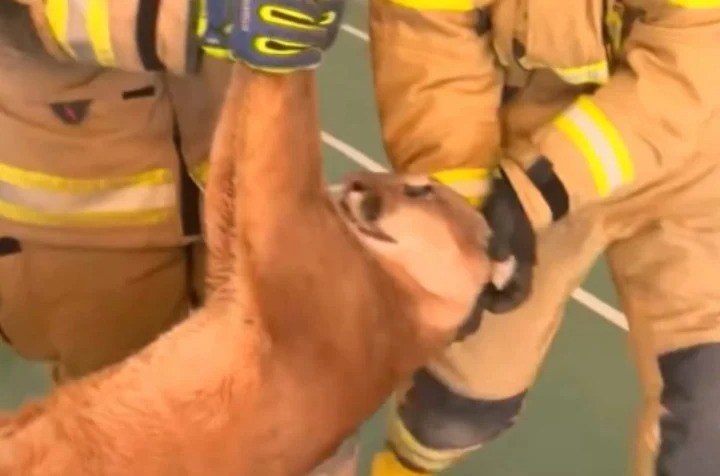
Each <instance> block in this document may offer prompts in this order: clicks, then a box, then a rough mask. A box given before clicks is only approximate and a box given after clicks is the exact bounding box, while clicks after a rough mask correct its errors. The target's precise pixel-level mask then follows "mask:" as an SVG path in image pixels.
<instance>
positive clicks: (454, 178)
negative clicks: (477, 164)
mask: <svg viewBox="0 0 720 476" xmlns="http://www.w3.org/2000/svg"><path fill="white" fill-rule="evenodd" d="M431 175H432V177H434V178H435V179H436V180H438V181H439V182H441V183H443V184H445V185H447V186H448V187H450V188H452V189H453V190H455V192H457V193H459V194H460V195H462V196H463V197H465V199H466V200H467V201H468V203H470V205H472V206H473V207H479V206H480V204H481V203H482V198H483V197H484V196H485V195H486V194H487V193H488V191H489V182H490V171H489V170H488V169H485V168H457V169H447V170H441V171H439V172H435V173H433V174H431Z"/></svg>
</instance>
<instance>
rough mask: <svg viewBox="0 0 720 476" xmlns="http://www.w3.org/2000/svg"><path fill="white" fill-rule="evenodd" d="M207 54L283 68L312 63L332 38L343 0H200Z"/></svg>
mask: <svg viewBox="0 0 720 476" xmlns="http://www.w3.org/2000/svg"><path fill="white" fill-rule="evenodd" d="M201 3H202V7H201V12H200V15H201V19H200V22H199V26H198V30H199V31H198V34H199V36H200V38H201V40H202V44H203V46H202V48H203V50H204V51H205V53H206V54H208V55H211V56H215V57H220V58H227V59H232V60H235V61H242V62H243V63H246V64H247V65H248V66H250V67H251V68H254V69H259V70H263V71H269V72H274V73H285V72H291V71H296V70H301V69H312V68H315V67H317V66H318V65H319V64H320V62H321V60H322V55H323V52H324V51H325V50H327V49H328V48H329V47H330V46H332V44H333V43H334V42H335V38H336V37H337V34H338V30H339V28H340V23H341V21H342V16H343V12H344V7H345V0H203V1H202V2H201Z"/></svg>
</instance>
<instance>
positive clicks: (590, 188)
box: [370, 0, 720, 223]
mask: <svg viewBox="0 0 720 476" xmlns="http://www.w3.org/2000/svg"><path fill="white" fill-rule="evenodd" d="M370 1H371V19H370V33H371V45H372V61H373V66H374V81H375V87H376V94H377V101H378V105H379V110H380V118H381V122H382V129H383V134H384V140H385V144H386V148H387V152H388V155H389V157H390V159H391V161H392V162H393V163H394V165H395V167H396V168H397V169H399V170H401V171H418V172H428V171H429V172H434V171H438V172H440V174H439V175H440V177H439V178H442V176H443V175H445V178H446V179H447V180H448V181H450V182H453V181H454V182H459V183H460V184H459V187H458V188H459V189H461V190H464V191H465V192H466V195H468V196H471V195H472V194H473V193H475V192H477V190H479V189H480V188H482V186H483V183H484V182H483V180H482V179H483V178H484V177H486V176H487V170H486V169H488V168H492V167H493V166H494V165H496V164H497V163H498V158H499V153H498V147H499V146H500V144H501V142H502V145H503V146H505V141H506V137H507V133H508V131H509V130H512V128H513V127H516V126H517V125H518V123H521V122H523V121H525V120H529V121H530V122H532V120H531V119H532V118H531V116H532V115H533V114H534V111H535V109H538V110H539V109H541V108H542V106H544V105H546V104H550V103H552V102H553V101H556V99H557V98H558V97H559V96H562V94H561V93H562V92H563V91H565V92H567V91H573V92H574V94H573V95H572V96H571V98H570V100H569V101H568V102H567V103H566V104H565V106H564V107H563V108H561V109H559V110H558V111H557V114H555V115H553V116H551V117H549V118H548V120H546V121H544V122H542V123H540V124H537V127H534V128H533V129H532V132H531V133H530V134H529V136H528V137H527V144H525V145H524V146H523V147H520V148H518V149H517V150H514V151H513V149H512V147H510V148H509V151H508V150H503V157H504V158H503V161H502V164H503V168H504V169H507V170H508V175H510V177H511V179H513V181H514V182H516V181H526V182H527V177H526V176H525V175H524V174H522V173H518V172H520V171H521V170H522V169H523V168H526V167H527V166H528V164H529V163H531V162H532V161H533V160H534V159H535V158H537V157H538V156H545V157H547V158H548V159H549V161H550V162H552V164H553V167H554V171H555V175H556V178H558V179H559V181H560V182H561V184H562V185H564V188H565V189H566V192H567V195H568V196H569V208H570V210H573V209H577V208H579V207H581V206H585V205H588V204H591V203H593V202H595V201H597V200H599V199H601V198H604V197H607V196H608V195H609V194H611V193H614V192H616V191H620V190H621V189H623V187H627V186H629V185H631V184H633V185H635V186H637V185H638V184H639V183H643V182H645V181H649V180H652V179H653V177H656V176H657V175H658V174H660V173H664V172H666V171H667V170H670V169H672V167H678V166H682V164H683V162H685V161H686V160H688V159H689V158H691V157H693V156H694V155H696V154H697V152H698V148H699V147H702V143H703V136H704V135H706V134H708V130H706V129H705V128H704V127H705V125H706V123H707V122H708V120H709V118H710V117H711V116H713V115H715V114H717V112H718V111H719V110H720V87H718V84H720V2H719V1H716V0H627V1H623V2H619V1H614V0H496V1H491V0H475V1H474V2H472V1H471V0H370ZM558 83H562V84H564V85H565V87H559V86H558ZM528 88H532V89H533V91H532V94H530V95H531V96H533V101H534V105H535V106H537V108H535V109H533V108H532V107H531V108H525V109H524V110H523V111H524V112H523V113H522V114H515V115H512V114H508V113H506V111H505V109H507V108H510V107H511V106H510V105H512V102H510V103H509V104H510V105H508V106H501V101H502V96H503V92H508V91H513V90H517V91H521V92H520V93H517V96H519V97H522V92H523V91H524V90H525V89H528ZM517 102H521V99H518V100H517ZM501 131H502V134H501ZM709 132H710V133H711V134H712V132H713V131H709ZM719 133H720V131H716V132H715V135H718V134H719ZM501 135H502V141H501ZM718 152H720V150H718ZM508 159H509V160H508ZM445 169H454V170H453V171H452V172H451V173H448V172H446V171H445ZM520 188H523V187H520ZM524 193H525V192H522V191H521V195H522V194H524ZM528 193H529V195H533V194H534V196H526V197H523V198H527V199H528V202H534V203H535V204H536V205H529V206H530V208H535V209H536V211H537V212H538V213H537V214H536V215H537V216H536V218H535V220H536V222H538V223H542V222H546V221H547V220H548V219H549V217H550V213H549V211H550V210H549V209H548V207H547V205H545V204H544V202H542V203H543V205H542V206H540V205H537V204H539V203H540V199H541V198H545V197H542V196H540V194H538V193H536V192H528ZM526 195H527V194H526ZM545 201H547V200H545ZM528 202H526V203H528ZM526 206H527V205H526ZM540 215H542V217H541V218H540V217H539V216H540Z"/></svg>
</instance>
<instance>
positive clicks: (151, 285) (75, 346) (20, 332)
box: [0, 238, 203, 380]
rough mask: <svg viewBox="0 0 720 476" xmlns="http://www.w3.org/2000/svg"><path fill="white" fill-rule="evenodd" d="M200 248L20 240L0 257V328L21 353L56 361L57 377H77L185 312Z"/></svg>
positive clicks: (192, 295) (148, 337)
mask: <svg viewBox="0 0 720 476" xmlns="http://www.w3.org/2000/svg"><path fill="white" fill-rule="evenodd" d="M5 240H6V242H11V241H12V240H11V239H8V238H6V239H5ZM194 246H195V247H196V248H197V247H200V246H201V245H199V244H198V245H194ZM193 254H194V258H193ZM202 254H203V253H202V251H201V250H199V249H195V250H192V249H191V248H189V247H186V248H173V249H151V250H87V249H70V248H54V247H47V246H43V245H38V244H34V243H19V246H17V249H16V250H14V251H13V252H11V253H6V254H5V255H4V256H1V257H0V328H2V331H3V332H2V333H3V335H4V337H5V339H6V340H7V341H8V343H9V344H10V346H11V347H13V348H14V349H15V350H16V351H17V352H18V353H19V354H20V355H22V356H24V357H25V358H28V359H30V360H40V361H49V362H51V363H54V364H56V372H55V375H56V377H57V379H59V380H64V379H67V378H76V377H80V376H82V375H85V374H87V373H89V372H92V371H95V370H97V369H100V368H102V367H104V366H106V365H109V364H112V363H114V362H117V361H119V360H121V359H123V358H124V357H126V356H127V355H129V354H131V353H132V352H134V351H136V350H138V349H140V348H142V347H143V346H145V345H147V344H148V343H150V342H151V341H152V340H153V339H154V338H155V337H156V336H157V335H158V334H160V333H161V332H163V331H165V330H167V329H168V328H169V327H170V326H172V325H174V324H175V323H177V322H179V321H180V320H182V319H183V318H184V317H185V316H186V315H187V314H188V311H189V309H190V308H191V306H192V305H193V304H194V303H196V301H198V300H199V299H200V298H199V295H200V294H201V292H200V293H199V292H196V291H195V286H194V285H195V284H197V283H201V282H202V279H200V278H196V277H194V276H192V274H193V272H194V271H195V270H200V271H201V270H202V262H203V259H202Z"/></svg>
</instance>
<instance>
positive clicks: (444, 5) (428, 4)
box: [389, 0, 475, 12]
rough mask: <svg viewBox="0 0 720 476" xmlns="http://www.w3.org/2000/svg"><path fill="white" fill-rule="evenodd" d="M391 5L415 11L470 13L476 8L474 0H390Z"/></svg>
mask: <svg viewBox="0 0 720 476" xmlns="http://www.w3.org/2000/svg"><path fill="white" fill-rule="evenodd" d="M389 1H390V3H394V4H395V5H399V6H401V7H406V8H412V9H414V10H443V11H450V12H468V11H471V10H473V9H474V8H475V5H474V3H473V1H472V0H389Z"/></svg>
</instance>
